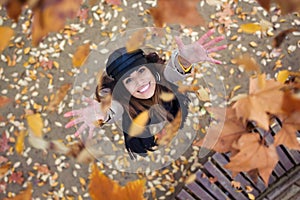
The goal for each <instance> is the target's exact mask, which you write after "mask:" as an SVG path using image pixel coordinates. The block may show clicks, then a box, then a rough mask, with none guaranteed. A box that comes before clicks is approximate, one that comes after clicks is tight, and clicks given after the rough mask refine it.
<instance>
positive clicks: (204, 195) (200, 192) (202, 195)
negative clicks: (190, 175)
mask: <svg viewBox="0 0 300 200" xmlns="http://www.w3.org/2000/svg"><path fill="white" fill-rule="evenodd" d="M186 187H187V188H188V189H189V190H190V191H191V192H192V193H194V194H195V195H196V196H197V197H199V199H207V200H214V199H215V198H214V197H212V196H211V195H210V194H209V193H208V192H206V191H205V190H204V189H203V188H201V187H200V186H199V185H198V184H197V183H195V182H192V183H190V184H186Z"/></svg>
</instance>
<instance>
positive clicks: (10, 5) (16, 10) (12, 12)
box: [5, 0, 26, 22]
mask: <svg viewBox="0 0 300 200" xmlns="http://www.w3.org/2000/svg"><path fill="white" fill-rule="evenodd" d="M25 3H26V1H21V0H9V1H8V2H7V4H6V6H5V7H6V10H7V15H8V17H9V18H11V19H13V20H15V21H16V22H17V21H18V18H19V16H20V14H21V13H22V8H23V6H24V5H25Z"/></svg>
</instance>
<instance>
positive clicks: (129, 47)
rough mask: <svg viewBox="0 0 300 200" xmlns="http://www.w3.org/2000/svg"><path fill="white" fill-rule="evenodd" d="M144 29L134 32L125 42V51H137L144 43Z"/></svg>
mask: <svg viewBox="0 0 300 200" xmlns="http://www.w3.org/2000/svg"><path fill="white" fill-rule="evenodd" d="M145 32H146V30H145V29H140V30H138V31H136V32H134V33H133V34H132V35H131V36H130V37H129V39H128V40H127V41H126V45H125V46H126V51H127V52H131V51H135V50H137V49H139V48H140V47H141V46H142V45H143V43H144V41H145Z"/></svg>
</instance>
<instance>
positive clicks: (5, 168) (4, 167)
mask: <svg viewBox="0 0 300 200" xmlns="http://www.w3.org/2000/svg"><path fill="white" fill-rule="evenodd" d="M10 167H11V164H10V163H6V164H4V165H2V166H1V167H0V179H2V178H3V177H4V176H5V174H6V173H7V172H8V170H10Z"/></svg>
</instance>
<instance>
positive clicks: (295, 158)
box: [289, 150, 300, 164]
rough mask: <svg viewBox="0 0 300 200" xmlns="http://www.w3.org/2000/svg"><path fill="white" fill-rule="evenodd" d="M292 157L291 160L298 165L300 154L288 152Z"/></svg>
mask: <svg viewBox="0 0 300 200" xmlns="http://www.w3.org/2000/svg"><path fill="white" fill-rule="evenodd" d="M289 152H290V153H291V155H292V158H293V160H294V162H295V163H296V164H299V163H300V152H299V151H296V150H289Z"/></svg>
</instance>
